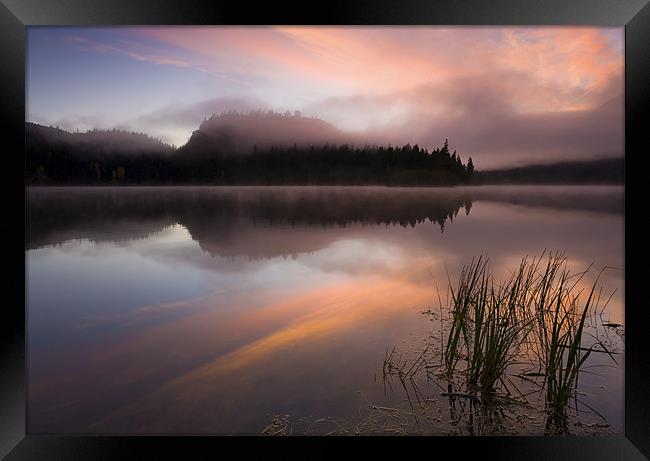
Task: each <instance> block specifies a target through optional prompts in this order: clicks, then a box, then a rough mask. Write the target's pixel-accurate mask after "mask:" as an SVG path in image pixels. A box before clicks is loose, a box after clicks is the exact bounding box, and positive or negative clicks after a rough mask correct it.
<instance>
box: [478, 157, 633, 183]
mask: <svg viewBox="0 0 650 461" xmlns="http://www.w3.org/2000/svg"><path fill="white" fill-rule="evenodd" d="M624 167H625V160H624V158H623V157H612V158H601V159H593V160H580V161H567V162H558V163H550V164H543V165H527V166H521V167H516V168H504V169H499V170H489V171H479V172H477V174H476V175H475V177H474V180H475V182H477V183H481V184H623V182H624V181H625V174H624Z"/></svg>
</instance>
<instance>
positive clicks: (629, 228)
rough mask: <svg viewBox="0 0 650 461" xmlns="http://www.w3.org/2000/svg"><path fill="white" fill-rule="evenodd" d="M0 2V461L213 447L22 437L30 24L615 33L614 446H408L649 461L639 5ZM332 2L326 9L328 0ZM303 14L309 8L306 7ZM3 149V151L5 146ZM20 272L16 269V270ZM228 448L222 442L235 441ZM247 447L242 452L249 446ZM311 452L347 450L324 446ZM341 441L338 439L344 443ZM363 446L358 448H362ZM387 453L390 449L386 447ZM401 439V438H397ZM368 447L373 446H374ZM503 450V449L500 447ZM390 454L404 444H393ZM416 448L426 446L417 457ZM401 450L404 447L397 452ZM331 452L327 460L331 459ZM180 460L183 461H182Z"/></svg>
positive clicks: (606, 442) (645, 120) (556, 1)
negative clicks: (618, 286) (619, 421)
mask: <svg viewBox="0 0 650 461" xmlns="http://www.w3.org/2000/svg"><path fill="white" fill-rule="evenodd" d="M1 2H2V3H0V43H1V45H0V62H1V63H2V64H1V65H0V82H1V83H2V85H1V89H0V95H1V97H0V101H1V104H0V107H1V113H2V122H3V126H4V127H5V128H6V130H5V131H4V133H3V135H4V138H5V146H6V147H7V150H5V152H4V154H5V155H4V157H3V163H2V165H3V169H2V171H3V172H4V173H5V174H4V175H3V181H2V187H3V188H4V189H5V191H4V192H5V196H6V197H9V198H10V200H8V201H7V202H10V203H8V205H10V206H6V207H5V219H4V220H3V221H2V224H1V229H0V232H2V237H3V240H4V241H5V242H7V245H5V248H6V250H5V254H8V255H9V256H10V259H11V261H10V262H9V263H7V264H6V268H8V269H9V270H7V271H5V272H6V274H7V275H5V276H4V277H3V284H4V287H3V288H4V290H3V291H4V293H11V294H12V295H13V296H11V297H10V298H7V297H5V302H4V303H3V304H4V305H3V307H4V309H3V321H2V323H0V324H1V325H2V335H1V337H2V355H1V356H0V357H1V360H2V368H1V369H0V370H1V372H0V377H1V378H0V408H2V410H1V413H0V414H1V415H2V416H1V418H0V456H3V457H4V456H5V455H7V458H6V459H11V460H15V459H72V458H74V459H113V458H114V457H120V458H123V457H124V455H125V454H131V455H134V454H135V455H136V456H137V455H138V454H139V455H140V456H139V457H142V455H144V454H146V455H150V454H151V451H156V452H160V451H164V452H165V453H166V454H168V455H169V454H177V455H179V457H180V456H183V454H184V453H185V456H187V455H186V453H187V451H188V450H192V453H193V456H192V457H193V458H194V457H196V458H198V457H202V456H200V455H201V454H202V453H206V454H207V455H208V456H210V457H211V458H212V457H213V456H214V455H215V454H220V453H225V452H223V451H222V449H223V444H224V443H226V442H224V439H223V438H219V440H216V438H214V437H169V438H166V437H93V436H85V437H77V436H39V435H32V434H26V425H25V422H26V418H25V384H26V380H25V358H26V355H25V311H24V295H25V291H24V286H25V285H24V284H25V278H24V263H25V253H24V248H21V247H20V244H19V243H18V242H19V241H21V240H22V241H23V242H24V238H25V203H24V197H25V195H24V194H25V182H24V175H22V174H18V173H16V172H17V171H21V170H22V171H24V156H23V155H19V154H18V153H19V152H24V147H25V143H24V141H25V140H24V122H25V37H26V33H25V30H26V27H28V26H36V25H54V26H55V25H85V26H92V25H144V24H214V25H216V24H376V25H381V24H431V25H437V24H440V25H599V26H619V27H622V26H625V44H626V46H625V174H626V178H625V183H626V194H625V197H626V201H625V217H626V218H625V219H626V225H625V282H626V293H625V304H626V322H625V323H626V366H625V436H619V437H605V436H604V437H510V438H507V442H505V441H504V440H503V438H471V439H467V438H450V437H434V438H418V439H413V438H409V439H408V442H409V443H415V444H419V445H420V447H418V448H425V449H433V450H436V451H437V450H438V449H439V448H442V449H445V448H451V449H454V448H455V449H458V448H459V447H460V445H462V449H463V452H464V453H467V450H469V452H470V453H475V454H476V455H477V456H483V457H485V454H486V453H490V455H491V456H494V457H495V459H520V458H525V459H528V460H530V461H532V460H537V459H572V460H576V461H577V460H580V459H585V460H590V461H596V460H611V459H621V460H623V459H626V460H628V459H629V460H642V459H644V457H647V458H650V423H649V422H650V398H648V393H647V385H648V384H650V358H649V356H648V354H647V342H645V341H644V334H647V332H646V331H645V330H646V329H647V326H648V324H649V323H648V318H649V314H648V309H647V308H646V306H645V303H643V302H642V301H641V300H643V299H644V298H643V293H642V290H643V288H644V287H643V284H644V280H643V276H644V274H643V266H644V264H643V263H644V261H645V260H648V258H649V257H650V243H649V242H648V238H647V237H648V236H649V235H650V218H648V217H647V215H644V213H643V212H644V211H645V206H647V201H646V200H645V198H646V197H647V191H646V184H644V180H645V181H647V178H644V177H642V175H647V173H646V172H647V171H650V170H648V169H647V168H646V166H647V165H648V163H649V162H648V156H649V155H648V154H649V153H650V136H648V127H649V126H650V118H649V117H648V115H647V113H648V110H647V109H648V105H649V104H648V103H649V102H650V85H648V82H649V81H650V3H648V0H620V1H611V0H573V1H572V2H566V1H563V0H547V1H544V2H535V1H526V2H521V1H518V0H494V1H491V2H485V1H481V0H464V1H462V2H455V1H452V0H445V1H432V0H429V1H419V2H418V1H416V0H401V1H395V0H381V1H379V0H376V1H373V2H370V1H364V0H354V1H347V2H345V3H343V2H341V3H340V4H338V5H337V4H335V3H330V4H323V5H322V7H321V8H314V5H308V4H305V9H304V10H300V9H296V8H295V7H289V6H285V7H282V6H281V5H278V4H277V2H267V3H265V4H264V5H261V6H256V7H255V8H252V7H251V6H250V5H249V4H248V3H242V2H239V3H238V2H227V3H226V2H223V3H217V2H214V1H207V0H194V1H182V0H176V1H168V2H164V3H163V2H155V1H153V0H146V1H138V2H129V1H128V0H119V1H111V2H109V1H106V0H95V1H83V0H49V1H46V0H1ZM337 3H338V2H337ZM310 7H311V8H310ZM7 141H8V142H7ZM21 267H22V268H23V270H22V271H21V270H20V268H21ZM238 440H239V441H241V439H240V438H230V439H229V443H237V441H238ZM251 440H252V442H251ZM269 440H270V439H260V438H253V439H251V438H249V439H247V441H246V443H245V444H241V443H238V449H240V448H241V446H242V445H246V446H247V447H256V446H258V445H262V444H264V445H266V446H267V447H268V446H270V445H275V446H277V447H278V448H281V447H285V448H289V446H288V444H291V447H292V448H293V447H295V445H296V444H299V445H302V444H305V443H310V444H311V443H312V442H313V441H314V440H317V441H321V439H309V440H310V441H309V442H307V440H308V439H304V438H300V439H295V438H292V439H291V440H290V441H288V440H287V439H284V440H282V441H278V440H277V439H273V442H270V441H269ZM332 440H333V441H332V442H330V441H328V443H327V444H324V443H322V444H321V445H322V446H326V447H330V446H336V445H338V444H345V445H349V444H350V443H354V444H356V442H355V441H352V442H349V441H341V439H332ZM348 440H349V439H348ZM364 440H366V441H367V440H368V439H364ZM392 440H393V442H391V445H394V444H395V442H394V440H395V439H392ZM402 440H404V439H402ZM372 442H373V443H372V445H373V448H374V447H378V448H381V449H383V448H385V446H386V445H387V443H386V439H384V438H374V439H372ZM504 442H505V443H504ZM398 443H399V444H400V445H401V444H402V443H404V442H401V441H400V442H398ZM425 445H426V447H425ZM402 448H404V447H402ZM332 454H333V452H332ZM183 457H184V456H183Z"/></svg>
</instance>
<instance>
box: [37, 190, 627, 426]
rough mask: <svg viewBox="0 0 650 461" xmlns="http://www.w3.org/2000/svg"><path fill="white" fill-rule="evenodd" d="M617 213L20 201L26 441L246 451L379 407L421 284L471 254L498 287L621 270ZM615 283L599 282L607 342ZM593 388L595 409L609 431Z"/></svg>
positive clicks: (174, 197)
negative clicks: (538, 263)
mask: <svg viewBox="0 0 650 461" xmlns="http://www.w3.org/2000/svg"><path fill="white" fill-rule="evenodd" d="M622 201H623V189H622V188H618V187H569V188H566V187H547V188H527V187H523V188H522V187H510V188H454V189H388V188H317V187H314V188H264V189H256V188H185V189H174V188H133V189H129V188H127V189H112V188H107V189H83V188H78V189H73V190H71V189H31V190H29V191H28V238H27V249H28V251H27V271H28V272H27V285H28V315H29V331H28V335H29V380H28V381H29V398H28V401H29V418H28V419H29V421H28V424H29V428H30V430H31V431H36V432H73V433H75V432H100V433H104V432H105V433H116V432H118V433H126V432H138V433H170V432H179V431H181V432H190V433H199V432H208V433H209V432H218V433H242V432H243V433H259V432H261V431H262V430H263V428H264V427H266V425H267V424H268V422H269V421H270V417H269V415H274V414H285V413H286V414H291V415H298V416H313V417H314V418H318V417H329V416H332V417H338V418H349V417H350V415H354V414H355V412H358V410H359V407H360V405H361V403H362V402H361V400H360V397H359V395H360V393H361V394H362V395H363V396H364V399H368V400H370V401H373V402H383V403H384V404H386V405H389V404H391V402H390V399H395V398H397V397H396V396H393V397H391V396H385V395H384V393H383V390H382V388H381V385H379V384H377V383H375V382H374V379H373V377H374V376H375V374H376V372H377V368H378V365H379V366H380V364H378V360H379V361H380V360H381V356H382V355H383V353H384V351H385V349H386V347H388V346H389V345H391V344H396V343H397V344H399V343H400V342H402V341H404V340H406V339H408V338H409V337H411V335H413V334H418V333H424V332H426V331H428V328H429V327H430V325H428V324H427V322H426V321H423V320H422V318H421V315H420V314H419V311H420V310H421V309H422V308H423V307H424V306H428V305H430V304H433V303H434V302H435V298H434V291H433V288H432V283H431V275H430V274H432V275H433V276H435V277H436V278H438V279H439V280H442V281H443V282H444V280H445V271H452V272H453V271H454V270H455V269H456V268H457V267H458V265H459V264H463V263H465V262H467V260H468V259H470V258H471V257H472V256H475V255H477V254H481V253H488V254H489V256H490V258H491V259H492V261H493V265H494V267H495V270H499V268H501V270H503V271H506V270H507V269H508V268H509V267H511V266H512V264H513V263H515V264H516V262H517V261H518V260H519V258H520V257H521V256H522V255H524V254H527V253H528V254H532V253H538V252H539V251H541V250H542V249H544V248H552V249H560V250H566V252H567V255H568V256H569V258H570V259H571V260H572V261H573V262H574V263H575V264H576V265H586V264H588V263H590V262H596V263H597V264H598V265H610V266H618V267H622V255H623V216H622V210H623V203H622ZM441 231H443V232H441ZM622 281H623V274H622V271H619V272H613V273H612V274H611V275H610V278H609V280H608V284H609V285H608V286H609V287H613V288H619V292H617V294H616V295H615V296H614V298H613V299H612V302H611V305H610V309H609V311H608V312H607V315H608V316H609V317H608V319H609V320H610V321H612V322H618V323H623V304H622V299H623V291H622ZM610 375H611V376H609V378H608V379H607V380H606V388H605V390H602V389H600V388H599V387H598V386H596V389H595V394H594V397H593V400H594V401H596V403H595V405H596V406H597V407H598V409H599V411H601V412H603V413H606V414H607V415H608V417H609V418H610V419H611V420H612V421H613V424H618V425H620V424H622V373H621V372H620V369H619V371H618V372H617V373H614V374H611V373H610ZM599 389H600V390H599ZM98 396H101V398H98ZM599 402H601V403H600V406H599ZM393 403H394V402H393ZM431 431H432V432H434V433H435V432H436V431H442V429H441V428H440V427H437V428H432V429H431Z"/></svg>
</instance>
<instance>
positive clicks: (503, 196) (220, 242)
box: [27, 186, 623, 258]
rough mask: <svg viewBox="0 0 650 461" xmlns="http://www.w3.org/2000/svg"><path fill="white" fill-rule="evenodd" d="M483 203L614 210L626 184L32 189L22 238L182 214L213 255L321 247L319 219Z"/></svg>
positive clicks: (149, 227) (446, 213)
mask: <svg viewBox="0 0 650 461" xmlns="http://www.w3.org/2000/svg"><path fill="white" fill-rule="evenodd" d="M481 202H497V203H509V204H515V205H520V206H530V207H539V208H549V209H554V210H566V211H567V212H570V211H589V212H598V213H608V214H612V213H614V214H620V213H622V211H623V188H620V187H613V188H611V187H610V188H608V187H573V188H572V187H556V188H548V187H547V188H544V187H514V188H512V187H511V188H508V187H505V188H504V187H497V186H495V187H478V188H476V187H466V188H433V189H432V188H428V189H427V188H381V187H380V188H354V187H353V188H345V187H341V188H339V187H334V188H328V187H306V188H305V187H294V188H282V187H278V188H255V187H232V188H200V187H190V188H137V187H135V188H68V189H65V188H60V189H59V188H57V189H44V188H35V189H34V188H32V189H29V190H28V203H27V214H28V226H27V247H28V248H29V249H32V248H38V247H41V246H45V245H52V244H58V243H62V242H64V241H68V240H73V239H82V238H85V239H89V240H93V241H123V240H129V239H135V238H144V237H147V236H148V235H150V234H152V233H154V232H157V231H160V230H162V229H163V228H164V227H166V226H170V225H173V224H176V223H179V224H181V225H182V226H184V227H185V228H186V229H187V230H188V232H189V234H190V235H191V237H192V238H193V239H194V240H196V241H197V242H198V243H199V245H200V247H201V248H202V249H203V250H204V251H208V252H209V253H211V254H213V255H217V254H218V255H221V256H247V257H253V258H258V257H263V258H264V257H272V256H278V255H285V256H286V255H291V254H297V253H302V252H306V251H315V250H317V249H319V248H321V247H323V246H326V245H327V244H328V242H330V241H331V237H332V232H333V230H330V231H328V235H325V234H324V233H322V232H319V228H325V227H329V228H343V227H349V226H352V225H353V224H360V225H399V226H403V227H407V226H415V225H416V224H418V223H422V222H425V221H429V222H434V223H436V224H437V225H439V226H440V227H441V230H445V224H446V223H448V222H450V221H452V220H453V218H454V217H455V216H456V215H457V214H458V213H459V211H460V210H461V208H464V212H465V213H466V214H469V211H470V209H471V207H472V204H473V203H474V204H476V203H479V204H480V203H481ZM293 228H296V230H298V229H302V231H303V232H302V234H304V233H305V231H308V233H309V239H305V238H302V239H301V238H298V234H301V233H300V232H298V233H294V232H293ZM294 234H296V235H294Z"/></svg>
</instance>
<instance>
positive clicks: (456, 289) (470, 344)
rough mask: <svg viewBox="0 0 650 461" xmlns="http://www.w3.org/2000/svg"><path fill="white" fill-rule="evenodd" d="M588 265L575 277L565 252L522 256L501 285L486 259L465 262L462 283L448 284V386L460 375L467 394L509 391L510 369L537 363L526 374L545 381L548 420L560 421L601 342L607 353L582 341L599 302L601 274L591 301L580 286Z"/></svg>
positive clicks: (558, 423) (445, 351) (445, 362)
mask: <svg viewBox="0 0 650 461" xmlns="http://www.w3.org/2000/svg"><path fill="white" fill-rule="evenodd" d="M589 269H590V268H587V270H585V271H584V272H581V273H577V274H572V273H571V272H570V271H569V270H568V268H567V258H566V257H565V256H564V255H563V254H562V253H555V254H548V255H546V256H545V255H544V254H542V256H540V257H538V258H529V257H524V258H523V259H522V260H521V262H520V264H519V266H518V267H517V268H516V270H515V271H513V272H512V273H511V274H510V276H509V277H507V278H506V279H505V280H504V281H502V282H500V283H499V282H497V281H496V280H495V277H494V275H493V272H492V270H491V269H490V267H489V264H488V259H487V258H484V257H482V256H481V257H479V258H477V259H473V260H472V261H471V263H469V264H467V265H465V266H464V267H463V268H462V269H461V271H460V275H459V277H458V280H457V282H456V283H455V284H454V283H452V282H451V279H449V285H448V287H449V293H450V295H451V296H450V298H451V302H450V306H449V317H450V326H449V329H448V333H447V335H446V338H447V340H446V344H445V345H444V348H443V370H444V374H445V376H446V377H447V378H448V379H449V382H450V388H451V382H452V379H454V378H457V377H458V376H461V377H462V378H464V379H463V382H464V383H465V384H466V387H467V391H468V392H470V393H480V394H481V395H482V396H489V395H492V394H494V393H495V392H496V391H497V390H498V388H499V387H503V388H505V389H506V390H507V388H508V387H507V385H506V379H507V376H506V372H507V370H508V368H509V367H510V365H512V364H513V363H514V362H515V360H517V361H519V363H521V362H520V361H521V360H522V359H523V358H527V360H529V361H530V364H531V368H535V367H536V368H537V372H535V373H529V374H530V375H534V376H537V377H540V378H542V380H541V381H542V382H541V383H539V386H540V388H542V389H543V390H544V392H545V405H546V409H547V411H548V425H549V426H553V427H556V426H561V425H562V422H563V421H564V420H565V412H566V408H567V405H568V404H569V402H570V400H571V398H572V397H575V396H576V392H577V385H578V377H579V373H580V370H581V368H582V366H583V364H584V363H585V361H586V360H587V358H588V357H589V356H590V354H591V353H592V352H593V351H594V350H595V349H594V348H595V347H596V346H600V347H601V348H602V350H601V351H599V352H603V351H604V352H606V353H608V354H610V353H609V351H607V349H606V348H605V346H604V345H603V344H602V343H600V342H598V341H592V342H591V343H590V344H589V345H585V343H584V341H583V340H584V337H585V333H584V329H585V320H586V318H587V316H588V314H589V313H590V312H593V311H594V310H595V305H596V304H597V303H596V302H595V297H594V293H595V289H596V285H597V283H598V278H596V281H595V282H594V284H593V286H592V287H591V291H590V292H589V294H588V295H587V296H586V300H584V296H583V292H584V289H583V288H580V281H581V280H582V279H583V277H584V276H585V274H586V273H587V272H588V271H589ZM599 276H600V275H599ZM610 356H611V357H612V359H613V356H612V355H611V354H610Z"/></svg>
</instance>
